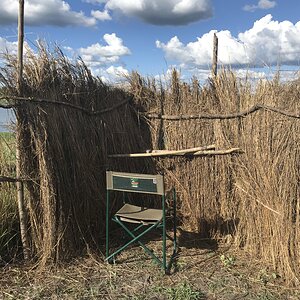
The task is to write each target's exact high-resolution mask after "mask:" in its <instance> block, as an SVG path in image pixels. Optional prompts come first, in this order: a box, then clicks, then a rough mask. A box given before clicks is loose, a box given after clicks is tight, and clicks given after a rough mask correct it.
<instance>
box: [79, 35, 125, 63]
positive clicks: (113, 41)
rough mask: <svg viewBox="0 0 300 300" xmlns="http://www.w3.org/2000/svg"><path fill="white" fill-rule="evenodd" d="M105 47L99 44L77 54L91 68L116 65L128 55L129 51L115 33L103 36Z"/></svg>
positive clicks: (83, 49) (80, 50) (81, 49)
mask: <svg viewBox="0 0 300 300" xmlns="http://www.w3.org/2000/svg"><path fill="white" fill-rule="evenodd" d="M103 39H104V41H105V42H106V44H107V45H101V44H99V43H96V44H93V45H91V46H88V47H87V48H80V49H79V51H78V53H79V55H80V56H81V58H82V59H83V61H84V62H85V63H86V64H87V65H88V66H91V67H93V68H95V67H97V66H103V65H108V64H114V63H117V62H118V61H119V60H120V58H121V57H122V56H124V55H129V54H130V50H129V49H128V48H127V47H126V46H124V45H123V40H122V39H121V38H119V37H117V35H116V34H115V33H112V34H105V35H104V36H103Z"/></svg>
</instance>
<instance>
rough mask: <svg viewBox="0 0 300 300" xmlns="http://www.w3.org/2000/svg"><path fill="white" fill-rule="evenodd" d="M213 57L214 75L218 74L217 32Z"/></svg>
mask: <svg viewBox="0 0 300 300" xmlns="http://www.w3.org/2000/svg"><path fill="white" fill-rule="evenodd" d="M213 43H214V44H213V45H214V47H213V58H212V75H213V76H217V74H218V37H217V34H216V33H214V41H213Z"/></svg>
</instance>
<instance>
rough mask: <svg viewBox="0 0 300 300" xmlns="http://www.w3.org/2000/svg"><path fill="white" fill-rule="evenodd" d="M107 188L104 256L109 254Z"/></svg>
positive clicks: (107, 196) (107, 197)
mask: <svg viewBox="0 0 300 300" xmlns="http://www.w3.org/2000/svg"><path fill="white" fill-rule="evenodd" d="M108 226H109V190H107V191H106V216H105V248H106V249H105V250H106V253H105V256H106V258H107V257H108V256H109V227H108Z"/></svg>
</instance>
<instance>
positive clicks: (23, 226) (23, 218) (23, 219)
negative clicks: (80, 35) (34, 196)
mask: <svg viewBox="0 0 300 300" xmlns="http://www.w3.org/2000/svg"><path fill="white" fill-rule="evenodd" d="M23 43H24V0H19V15H18V78H17V89H18V94H19V96H22V95H23ZM21 125H22V124H20V120H19V117H18V116H17V126H16V127H17V128H16V175H17V178H18V179H20V178H21V156H20V145H21V140H20V126H21ZM16 184H17V202H18V210H19V220H20V232H21V241H22V245H23V254H24V259H25V260H28V259H29V258H30V248H29V239H28V232H27V215H26V209H25V204H24V202H25V201H24V185H23V182H22V181H17V183H16Z"/></svg>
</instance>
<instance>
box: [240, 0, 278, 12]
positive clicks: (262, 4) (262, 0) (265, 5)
mask: <svg viewBox="0 0 300 300" xmlns="http://www.w3.org/2000/svg"><path fill="white" fill-rule="evenodd" d="M276 5H277V3H276V1H271V0H259V1H258V4H257V5H255V4H254V5H249V4H247V5H245V6H244V7H243V9H244V10H245V11H250V12H254V11H255V10H257V9H270V8H273V7H275V6H276Z"/></svg>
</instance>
